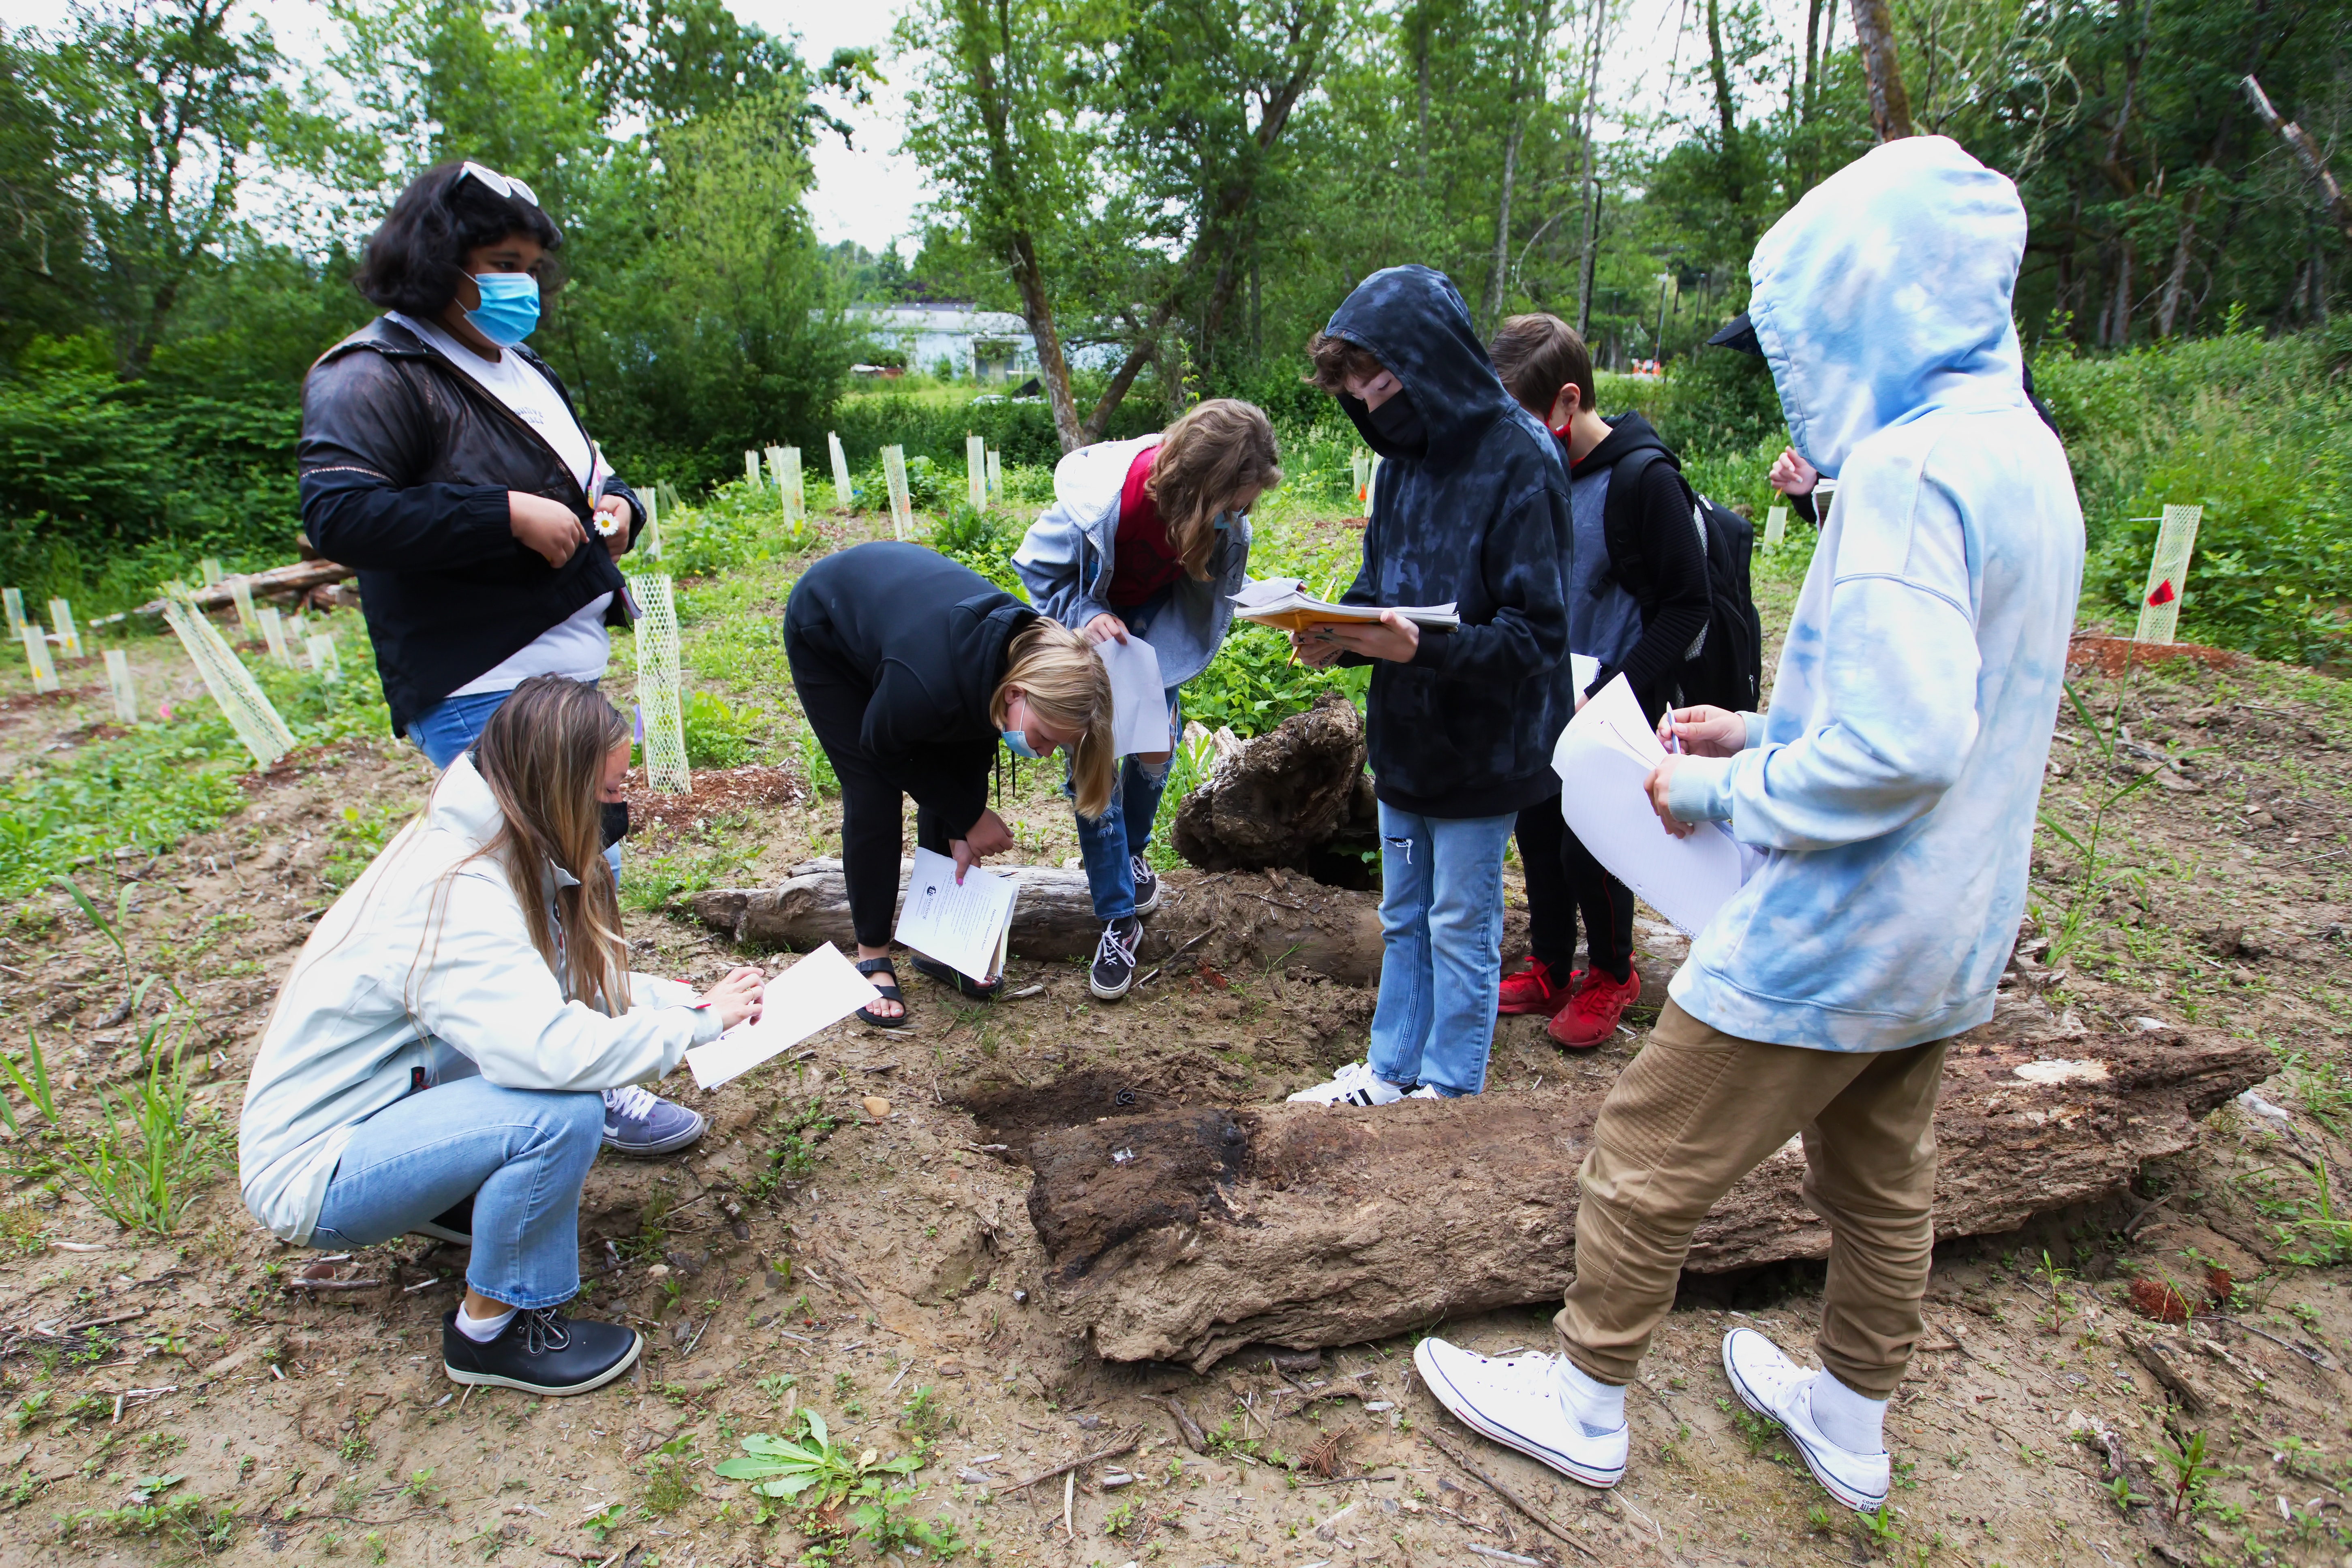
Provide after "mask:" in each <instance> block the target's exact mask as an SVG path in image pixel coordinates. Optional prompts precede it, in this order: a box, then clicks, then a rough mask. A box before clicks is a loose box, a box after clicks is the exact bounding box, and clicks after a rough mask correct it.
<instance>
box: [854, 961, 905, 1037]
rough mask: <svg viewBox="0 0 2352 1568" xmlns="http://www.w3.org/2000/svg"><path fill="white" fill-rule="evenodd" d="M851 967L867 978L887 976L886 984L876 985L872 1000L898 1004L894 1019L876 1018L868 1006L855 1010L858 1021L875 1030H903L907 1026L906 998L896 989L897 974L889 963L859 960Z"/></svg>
mask: <svg viewBox="0 0 2352 1568" xmlns="http://www.w3.org/2000/svg"><path fill="white" fill-rule="evenodd" d="M852 967H854V968H855V969H856V971H857V973H860V974H863V975H866V976H868V977H869V978H870V977H871V976H873V975H877V974H887V975H888V976H889V977H890V981H889V984H887V985H877V986H876V987H875V988H874V999H875V1000H876V1001H877V1002H896V1003H897V1004H898V1016H897V1017H895V1018H885V1017H881V1016H877V1014H876V1013H875V1012H874V1010H873V1008H871V1007H870V1006H868V1007H860V1008H859V1009H858V1010H857V1016H858V1019H859V1021H860V1022H862V1023H867V1024H871V1025H873V1026H875V1027H876V1028H877V1029H903V1028H905V1027H906V1026H907V998H906V994H904V993H903V992H901V991H900V990H899V989H898V971H897V970H895V969H893V968H891V967H890V961H889V960H888V959H887V958H867V959H861V960H859V961H858V962H857V963H856V964H855V965H853V966H852Z"/></svg>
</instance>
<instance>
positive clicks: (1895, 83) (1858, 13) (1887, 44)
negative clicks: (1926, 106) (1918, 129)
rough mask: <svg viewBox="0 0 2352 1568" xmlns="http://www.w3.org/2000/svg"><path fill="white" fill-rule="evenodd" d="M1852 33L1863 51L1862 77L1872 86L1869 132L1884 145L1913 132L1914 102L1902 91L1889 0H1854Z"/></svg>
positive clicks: (1900, 68)
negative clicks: (1889, 13)
mask: <svg viewBox="0 0 2352 1568" xmlns="http://www.w3.org/2000/svg"><path fill="white" fill-rule="evenodd" d="M1853 32H1854V38H1855V42H1856V45H1857V47H1859V48H1860V49H1861V51H1862V69H1863V75H1864V77H1865V78H1866V79H1868V81H1869V83H1870V128H1871V129H1872V130H1873V131H1875V132H1878V139H1879V140H1880V141H1881V142H1892V141H1895V139H1896V138H1898V137H1903V136H1908V135H1910V134H1911V133H1912V132H1911V99H1910V97H1909V95H1908V94H1906V92H1905V91H1904V90H1903V68H1902V67H1901V65H1900V64H1899V63H1898V62H1897V61H1896V59H1895V21H1894V18H1893V17H1892V16H1888V15H1887V10H1886V0H1853Z"/></svg>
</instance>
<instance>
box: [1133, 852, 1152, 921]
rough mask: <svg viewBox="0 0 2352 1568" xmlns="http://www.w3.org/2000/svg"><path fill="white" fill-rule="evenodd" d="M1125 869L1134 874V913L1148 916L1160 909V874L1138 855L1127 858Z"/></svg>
mask: <svg viewBox="0 0 2352 1568" xmlns="http://www.w3.org/2000/svg"><path fill="white" fill-rule="evenodd" d="M1127 868H1128V869H1129V870H1130V871H1132V872H1134V873H1135V912H1136V913H1137V914H1139V915H1148V914H1150V912H1151V911H1152V910H1156V909H1158V908H1159V907H1160V873H1159V872H1157V871H1155V870H1153V869H1152V868H1150V866H1149V865H1147V864H1146V863H1145V862H1144V858H1143V857H1142V856H1140V855H1130V856H1129V857H1128V858H1127Z"/></svg>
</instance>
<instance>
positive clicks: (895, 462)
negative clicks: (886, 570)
mask: <svg viewBox="0 0 2352 1568" xmlns="http://www.w3.org/2000/svg"><path fill="white" fill-rule="evenodd" d="M882 477H883V478H884V479H887V480H888V481H889V484H890V532H891V534H892V536H893V537H895V538H898V539H908V538H912V537H913V536H914V532H915V503H914V500H913V498H912V497H911V496H910V495H909V494H908V490H907V448H906V447H883V448H882Z"/></svg>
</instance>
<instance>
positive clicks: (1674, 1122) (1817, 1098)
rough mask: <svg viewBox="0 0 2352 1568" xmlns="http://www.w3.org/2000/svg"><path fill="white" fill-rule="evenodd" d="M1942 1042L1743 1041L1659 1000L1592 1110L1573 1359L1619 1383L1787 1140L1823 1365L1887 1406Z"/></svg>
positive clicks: (1904, 1338) (1922, 1210) (1898, 1370)
mask: <svg viewBox="0 0 2352 1568" xmlns="http://www.w3.org/2000/svg"><path fill="white" fill-rule="evenodd" d="M1944 1045H1945V1042H1943V1041H1941V1040H1937V1041H1932V1042H1930V1043H1929V1044H1927V1045H1924V1046H1913V1047H1909V1048H1908V1049H1906V1050H1899V1051H1884V1052H1876V1053H1870V1054H1862V1053H1848V1052H1842V1051H1814V1050H1805V1049H1802V1048H1801V1047H1794V1046H1769V1045H1763V1044H1760V1043H1759V1042H1757V1041H1755V1040H1743V1039H1740V1038H1738V1037H1736V1036H1732V1035H1727V1034H1724V1033H1722V1032H1721V1031H1720V1030H1717V1029H1714V1028H1711V1027H1709V1026H1706V1025H1705V1024H1702V1023H1700V1022H1699V1021H1698V1020H1697V1019H1696V1018H1694V1017H1692V1016H1690V1015H1689V1014H1687V1013H1685V1012H1684V1011H1683V1010H1682V1009H1681V1008H1680V1007H1679V1006H1677V1005H1675V1004H1674V1003H1673V1002H1671V1001H1669V1002H1668V1003H1667V1004H1666V1007H1665V1011H1664V1014H1662V1015H1661V1016H1659V1019H1658V1026H1657V1028H1656V1029H1655V1030H1654V1032H1653V1033H1652V1034H1651V1036H1650V1038H1649V1041H1648V1043H1647V1044H1645V1045H1644V1046H1643V1047H1642V1053H1641V1055H1639V1056H1637V1057H1635V1058H1633V1065H1632V1066H1631V1067H1628V1068H1626V1069H1625V1071H1624V1074H1623V1076H1622V1077H1621V1078H1619V1079H1618V1080H1617V1084H1616V1087H1615V1088H1614V1089H1611V1090H1610V1091H1609V1099H1608V1100H1607V1101H1606V1102H1605V1103H1604V1104H1603V1105H1602V1106H1601V1118H1600V1121H1598V1122H1597V1123H1596V1124H1595V1125H1594V1127H1593V1130H1592V1149H1591V1152H1589V1153H1588V1154H1586V1155H1585V1157H1584V1163H1583V1165H1582V1166H1581V1167H1580V1168H1579V1170H1578V1172H1577V1178H1576V1179H1577V1184H1578V1186H1579V1187H1580V1188H1581V1189H1582V1197H1581V1201H1580V1204H1579V1206H1578V1209H1577V1215H1576V1279H1575V1282H1574V1283H1573V1284H1571V1285H1570V1286H1569V1288H1568V1295H1567V1300H1566V1305H1564V1306H1563V1307H1562V1308H1561V1309H1560V1311H1559V1316H1557V1317H1555V1318H1554V1319H1553V1320H1552V1322H1553V1325H1554V1326H1555V1327H1556V1328H1558V1329H1559V1334H1560V1338H1561V1339H1562V1340H1563V1341H1564V1342H1565V1344H1564V1346H1563V1348H1564V1349H1565V1350H1566V1352H1567V1353H1568V1358H1569V1359H1570V1361H1572V1362H1574V1363H1576V1364H1577V1365H1578V1366H1579V1367H1580V1368H1582V1369H1583V1371H1584V1372H1585V1373H1588V1374H1589V1375H1591V1376H1592V1377H1595V1378H1598V1379H1599V1380H1600V1381H1601V1382H1603V1383H1613V1384H1624V1383H1630V1382H1632V1381H1633V1373H1634V1369H1635V1368H1636V1367H1637V1366H1638V1365H1639V1364H1640V1363H1641V1359H1642V1355H1643V1352H1645V1351H1647V1350H1648V1349H1649V1346H1650V1336H1651V1334H1653V1333H1654V1332H1655V1331H1656V1330H1657V1327H1658V1324H1659V1322H1660V1321H1662V1320H1664V1317H1665V1315H1666V1312H1667V1310H1668V1309H1670V1308H1671V1307H1673V1305H1674V1302H1675V1283H1676V1281H1677V1280H1678V1279H1679V1278H1680V1276H1681V1273H1682V1266H1683V1255H1684V1254H1685V1252H1687V1251H1688V1250H1689V1249H1690V1238H1691V1233H1692V1232H1693V1231H1695V1230H1696V1229H1697V1228H1698V1225H1699V1222H1700V1221H1701V1220H1703V1219H1705V1218H1706V1213H1707V1211H1708V1210H1709V1209H1711V1208H1713V1207H1714V1206H1715V1204H1716V1200H1717V1199H1718V1198H1720V1197H1722V1196H1723V1194H1725V1193H1727V1192H1728V1191H1730V1190H1731V1188H1732V1186H1733V1185H1734V1184H1737V1183H1738V1180H1739V1178H1740V1177H1742V1176H1744V1175H1746V1174H1747V1173H1748V1172H1749V1171H1751V1170H1753V1169H1755V1168H1756V1166H1757V1165H1758V1164H1759V1163H1762V1162H1763V1161H1764V1160H1765V1159H1767V1158H1768V1157H1769V1156H1770V1155H1771V1154H1772V1153H1773V1152H1774V1151H1776V1150H1778V1149H1780V1147H1781V1146H1782V1145H1783V1144H1785V1143H1786V1142H1788V1141H1789V1140H1790V1138H1793V1137H1797V1136H1800V1135H1801V1136H1802V1137H1803V1139H1804V1146H1805V1166H1806V1173H1805V1187H1804V1193H1805V1202H1806V1203H1807V1204H1808V1205H1811V1208H1812V1210H1813V1212H1814V1213H1815V1214H1818V1215H1821V1216H1822V1219H1823V1220H1825V1221H1826V1222H1828V1225H1829V1227H1830V1236H1831V1242H1830V1268H1829V1284H1828V1288H1827V1289H1826V1291H1825V1292H1824V1299H1823V1302H1822V1331H1821V1338H1820V1341H1819V1349H1820V1351H1821V1358H1822V1365H1823V1366H1825V1367H1827V1368H1828V1369H1829V1370H1830V1371H1831V1372H1832V1373H1836V1374H1837V1377H1838V1380H1839V1381H1840V1382H1842V1383H1843V1384H1846V1385H1847V1386H1848V1387H1849V1388H1852V1389H1853V1390H1854V1391H1855V1392H1857V1393H1860V1394H1867V1395H1869V1396H1870V1397H1871V1398H1873V1399H1885V1398H1886V1397H1887V1396H1888V1395H1890V1394H1893V1393H1894V1392H1895V1384H1896V1383H1898V1382H1899V1381H1900V1380H1901V1379H1902V1376H1903V1369H1904V1366H1905V1365H1906V1363H1908V1362H1909V1361H1910V1359H1911V1349H1912V1346H1913V1345H1914V1344H1916V1342H1917V1341H1918V1338H1919V1298H1920V1295H1921V1293H1922V1292H1924V1291H1925V1290H1926V1289H1927V1268H1928V1264H1929V1262H1930V1257H1931V1253H1932V1250H1933V1247H1934V1244H1935V1223H1934V1217H1933V1215H1932V1213H1931V1212H1930V1205H1931V1200H1932V1199H1933V1197H1934V1195H1935V1187H1936V1132H1935V1125H1934V1121H1935V1115H1936V1091H1937V1085H1938V1083H1939V1082H1940V1081H1941V1080H1942V1078H1943V1070H1944Z"/></svg>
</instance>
